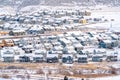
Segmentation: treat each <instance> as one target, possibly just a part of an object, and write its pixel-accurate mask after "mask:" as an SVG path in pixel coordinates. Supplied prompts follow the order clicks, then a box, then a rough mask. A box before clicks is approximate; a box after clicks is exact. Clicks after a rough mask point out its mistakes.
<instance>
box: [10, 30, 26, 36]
mask: <svg viewBox="0 0 120 80" xmlns="http://www.w3.org/2000/svg"><path fill="white" fill-rule="evenodd" d="M25 34H26V31H25V30H13V31H10V32H9V35H10V36H19V35H25Z"/></svg>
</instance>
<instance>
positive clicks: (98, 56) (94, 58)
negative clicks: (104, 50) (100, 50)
mask: <svg viewBox="0 0 120 80" xmlns="http://www.w3.org/2000/svg"><path fill="white" fill-rule="evenodd" d="M103 60H104V56H103V54H94V55H93V56H92V61H93V62H102V61H103Z"/></svg>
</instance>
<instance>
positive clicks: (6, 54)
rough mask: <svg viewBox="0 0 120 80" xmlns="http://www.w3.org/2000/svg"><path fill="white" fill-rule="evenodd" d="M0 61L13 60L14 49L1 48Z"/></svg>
mask: <svg viewBox="0 0 120 80" xmlns="http://www.w3.org/2000/svg"><path fill="white" fill-rule="evenodd" d="M0 56H1V61H3V62H13V61H14V50H13V49H10V48H3V49H2V50H1V55H0Z"/></svg>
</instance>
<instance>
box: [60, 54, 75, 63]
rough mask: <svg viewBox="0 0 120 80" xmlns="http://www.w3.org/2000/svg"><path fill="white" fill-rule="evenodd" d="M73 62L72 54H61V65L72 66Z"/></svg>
mask: <svg viewBox="0 0 120 80" xmlns="http://www.w3.org/2000/svg"><path fill="white" fill-rule="evenodd" d="M73 62H74V61H73V55H72V54H63V55H62V63H66V64H72V63H73Z"/></svg>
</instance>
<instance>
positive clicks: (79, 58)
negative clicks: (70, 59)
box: [77, 54, 88, 63]
mask: <svg viewBox="0 0 120 80" xmlns="http://www.w3.org/2000/svg"><path fill="white" fill-rule="evenodd" d="M77 62H78V63H87V62H88V57H87V55H85V54H78V55H77Z"/></svg>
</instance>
